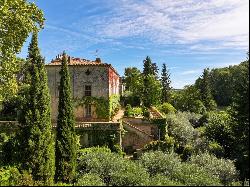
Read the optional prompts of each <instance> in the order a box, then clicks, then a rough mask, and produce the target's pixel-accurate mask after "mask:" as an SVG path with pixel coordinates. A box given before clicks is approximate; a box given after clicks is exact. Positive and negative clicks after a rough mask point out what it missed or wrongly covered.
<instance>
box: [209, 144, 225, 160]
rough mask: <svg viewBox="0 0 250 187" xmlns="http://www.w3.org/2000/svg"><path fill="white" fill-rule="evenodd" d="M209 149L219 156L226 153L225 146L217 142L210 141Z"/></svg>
mask: <svg viewBox="0 0 250 187" xmlns="http://www.w3.org/2000/svg"><path fill="white" fill-rule="evenodd" d="M208 151H209V152H210V153H212V154H214V155H216V156H217V157H223V156H224V154H225V150H224V148H223V147H222V146H221V145H220V144H219V143H217V142H215V141H213V142H210V143H209V145H208Z"/></svg>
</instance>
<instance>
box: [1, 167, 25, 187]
mask: <svg viewBox="0 0 250 187" xmlns="http://www.w3.org/2000/svg"><path fill="white" fill-rule="evenodd" d="M20 175H21V174H20V172H19V171H18V169H17V168H16V167H7V168H0V186H14V185H18V181H19V177H20Z"/></svg>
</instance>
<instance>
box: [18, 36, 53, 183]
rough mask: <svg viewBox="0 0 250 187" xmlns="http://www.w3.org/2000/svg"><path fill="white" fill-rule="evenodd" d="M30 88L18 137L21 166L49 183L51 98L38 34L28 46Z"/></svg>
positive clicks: (24, 98) (20, 121) (51, 168)
mask: <svg viewBox="0 0 250 187" xmlns="http://www.w3.org/2000/svg"><path fill="white" fill-rule="evenodd" d="M27 61H28V62H29V63H30V68H29V72H28V74H29V75H30V83H31V84H30V87H29V89H28V90H27V92H26V94H25V95H24V96H23V101H25V102H24V103H23V105H22V108H21V114H20V116H19V123H20V124H21V127H20V133H21V135H20V136H19V137H20V138H21V140H20V143H21V145H20V146H21V148H20V151H21V160H22V167H23V168H24V169H27V170H31V171H32V175H33V178H34V180H41V181H44V182H45V184H50V183H51V182H52V181H53V178H54V171H55V170H54V138H53V134H52V124H51V112H50V110H51V109H50V107H51V106H50V95H49V89H48V83H47V73H46V70H45V65H44V59H43V58H42V57H41V55H40V51H39V48H38V41H37V33H34V34H33V36H32V40H31V43H30V46H29V55H28V59H27Z"/></svg>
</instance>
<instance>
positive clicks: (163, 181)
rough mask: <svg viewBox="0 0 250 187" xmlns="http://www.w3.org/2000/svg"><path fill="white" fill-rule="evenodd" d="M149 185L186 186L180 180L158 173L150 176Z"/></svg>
mask: <svg viewBox="0 0 250 187" xmlns="http://www.w3.org/2000/svg"><path fill="white" fill-rule="evenodd" d="M147 186H184V185H183V184H182V183H180V182H178V181H174V180H171V179H169V178H168V177H166V176H164V175H156V176H154V177H151V178H150V182H149V183H148V184H147Z"/></svg>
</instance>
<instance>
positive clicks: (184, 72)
mask: <svg viewBox="0 0 250 187" xmlns="http://www.w3.org/2000/svg"><path fill="white" fill-rule="evenodd" d="M201 72H202V70H201V69H197V70H188V71H183V72H181V73H180V74H181V75H191V74H197V73H201Z"/></svg>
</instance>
